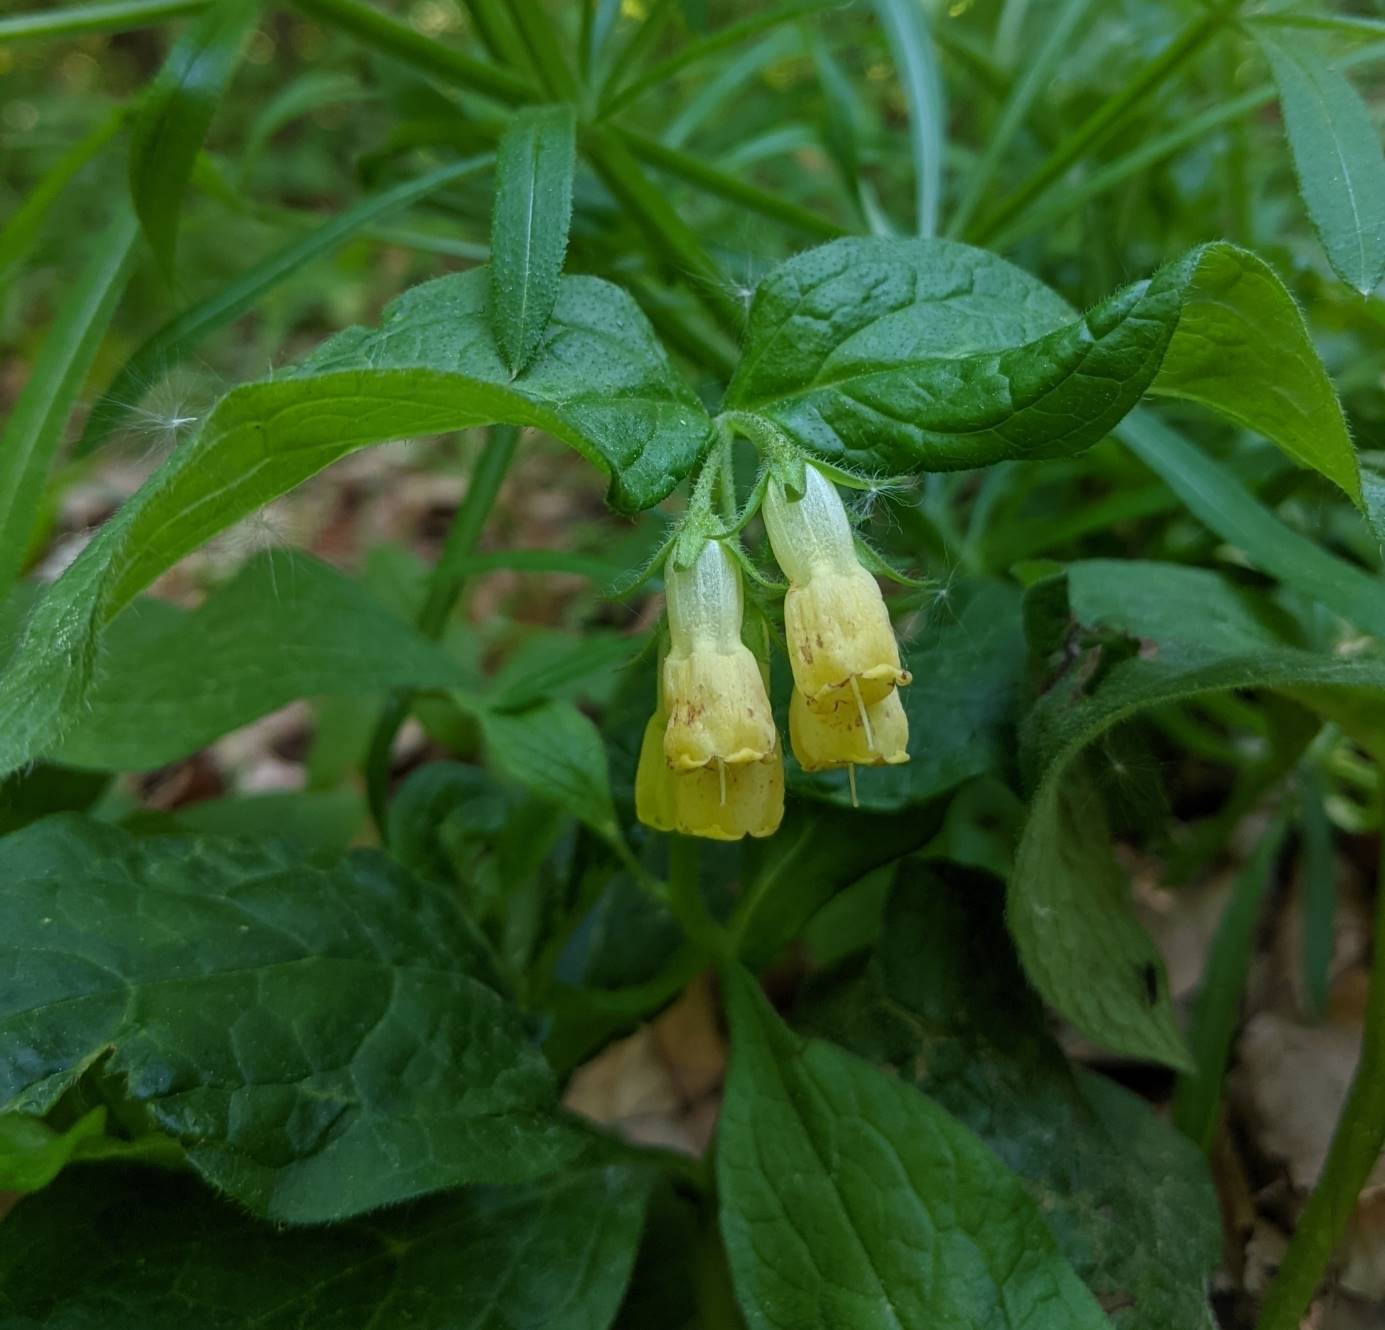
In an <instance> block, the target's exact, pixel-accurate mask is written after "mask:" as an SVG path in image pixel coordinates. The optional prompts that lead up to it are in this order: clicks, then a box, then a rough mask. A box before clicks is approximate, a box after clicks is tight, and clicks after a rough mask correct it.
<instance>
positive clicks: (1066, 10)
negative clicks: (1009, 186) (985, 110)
mask: <svg viewBox="0 0 1385 1330" xmlns="http://www.w3.org/2000/svg"><path fill="white" fill-rule="evenodd" d="M1091 6H1092V0H1063V3H1062V5H1061V6H1060V8H1059V10H1058V13H1057V15H1056V16H1055V17H1054V18H1053V19H1052V20H1051V21H1050V26H1049V29H1048V35H1047V37H1045V39H1044V41H1043V44H1042V45H1041V46H1040V47H1039V50H1038V52H1037V53H1036V54H1035V56H1034V58H1033V60H1031V61H1030V62H1029V64H1028V65H1027V66H1026V67H1025V69H1024V72H1023V74H1022V76H1021V77H1020V79H1019V80H1018V81H1017V82H1016V84H1015V86H1014V90H1013V91H1012V92H1011V93H1010V96H1009V98H1008V100H1007V101H1006V103H1005V107H1004V109H1003V110H1002V111H1001V113H1000V123H999V124H998V125H997V126H996V127H995V129H994V131H993V132H992V133H991V135H990V137H989V140H988V142H987V144H986V151H985V152H984V153H983V154H982V156H981V160H980V161H978V162H977V163H976V165H975V166H974V167H973V168H972V170H971V171H970V172H969V173H968V175H967V187H966V191H965V192H964V193H963V195H962V200H961V202H960V203H959V204H958V205H957V210H956V212H955V213H953V215H952V218H951V220H950V221H949V222H948V226H947V234H948V235H949V236H959V235H961V234H962V232H963V231H964V230H965V229H966V226H967V223H968V222H970V221H971V219H972V216H973V215H974V214H975V212H976V208H977V205H978V204H979V203H980V202H981V199H982V197H983V196H984V195H985V192H986V190H987V188H988V187H989V186H990V183H991V181H992V179H994V177H995V172H996V168H997V167H998V166H999V165H1000V163H1001V162H1002V161H1004V159H1005V153H1006V151H1007V149H1008V148H1009V147H1010V144H1011V143H1013V142H1014V139H1015V135H1016V134H1017V133H1019V131H1020V129H1021V128H1022V127H1023V125H1024V122H1025V117H1026V116H1027V115H1028V114H1029V109H1030V107H1032V106H1033V104H1034V102H1035V100H1036V99H1037V98H1038V96H1039V95H1040V94H1041V93H1042V92H1043V91H1044V89H1046V88H1047V87H1048V85H1049V83H1050V82H1051V80H1052V78H1053V74H1054V71H1055V70H1056V69H1057V68H1058V65H1059V63H1060V62H1061V61H1062V60H1063V59H1064V58H1065V57H1066V56H1067V55H1068V53H1069V51H1070V50H1071V47H1072V38H1073V33H1074V32H1075V31H1076V30H1077V26H1078V24H1079V23H1081V22H1082V20H1083V19H1084V18H1085V17H1086V15H1087V12H1088V10H1089V9H1090V8H1091Z"/></svg>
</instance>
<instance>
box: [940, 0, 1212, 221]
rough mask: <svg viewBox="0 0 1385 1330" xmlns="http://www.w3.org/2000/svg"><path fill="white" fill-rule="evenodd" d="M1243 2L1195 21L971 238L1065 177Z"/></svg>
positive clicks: (1014, 213)
mask: <svg viewBox="0 0 1385 1330" xmlns="http://www.w3.org/2000/svg"><path fill="white" fill-rule="evenodd" d="M1237 7H1238V0H1235V2H1233V3H1231V4H1222V5H1218V6H1217V8H1215V9H1211V10H1209V11H1208V12H1207V13H1205V14H1204V15H1203V16H1202V17H1201V18H1199V19H1196V20H1195V21H1194V22H1192V23H1190V24H1189V25H1188V26H1187V27H1186V28H1184V29H1183V31H1182V32H1181V33H1180V34H1179V36H1178V37H1177V38H1175V39H1174V41H1173V42H1172V43H1170V45H1169V46H1168V47H1167V48H1166V49H1165V50H1164V52H1163V54H1162V55H1160V56H1159V57H1158V58H1157V59H1155V60H1151V61H1150V62H1149V64H1147V65H1146V66H1145V67H1144V69H1142V70H1141V71H1140V72H1139V73H1138V74H1137V75H1136V76H1135V77H1134V78H1133V79H1131V81H1130V82H1129V83H1127V84H1126V85H1125V87H1124V88H1122V89H1121V90H1120V91H1119V92H1116V93H1112V94H1111V96H1110V97H1108V98H1107V99H1106V101H1104V102H1103V103H1102V104H1101V105H1100V106H1099V107H1097V109H1096V110H1095V111H1093V112H1092V114H1091V115H1090V116H1088V117H1087V119H1086V120H1085V121H1083V123H1082V124H1081V125H1079V126H1078V127H1077V129H1076V130H1074V131H1073V132H1072V133H1071V134H1069V135H1068V137H1067V138H1066V139H1064V140H1063V141H1062V142H1061V143H1060V144H1059V145H1058V146H1057V147H1056V148H1055V149H1054V150H1053V151H1052V152H1051V153H1050V154H1049V155H1048V157H1047V158H1046V159H1045V160H1044V161H1043V162H1042V163H1041V164H1040V165H1039V166H1038V168H1037V169H1036V170H1035V171H1034V172H1033V174H1031V175H1030V176H1029V178H1028V179H1027V180H1025V181H1024V182H1023V183H1022V184H1020V185H1019V186H1018V187H1017V188H1016V189H1015V190H1014V191H1013V192H1012V193H1011V194H1010V195H1009V197H1007V198H1006V199H1004V200H1003V201H1002V202H1001V203H1000V205H999V206H998V207H997V208H996V209H995V211H994V212H992V213H991V214H990V215H989V216H987V217H985V218H983V219H982V221H981V222H980V223H979V224H978V225H977V227H976V229H975V232H974V234H972V235H971V236H969V237H968V238H969V239H971V240H973V241H974V242H975V243H977V244H985V243H986V242H987V241H988V240H990V239H991V237H993V236H994V235H995V234H996V233H997V232H998V231H1000V230H1001V229H1003V228H1004V227H1005V225H1006V224H1007V223H1008V222H1009V221H1010V220H1011V219H1012V218H1014V217H1016V216H1018V215H1019V214H1020V213H1022V212H1023V211H1024V210H1025V209H1026V208H1027V207H1029V205H1030V204H1031V203H1032V202H1033V201H1034V200H1035V199H1036V198H1038V197H1039V196H1040V195H1041V194H1043V193H1044V192H1045V191H1046V190H1047V189H1048V188H1049V186H1051V185H1052V184H1054V183H1055V182H1056V181H1057V180H1058V179H1060V178H1061V177H1062V175H1063V173H1064V172H1065V171H1067V169H1068V168H1069V167H1070V166H1071V165H1072V164H1073V163H1074V162H1076V161H1078V160H1079V159H1080V158H1081V157H1082V156H1083V154H1084V153H1087V152H1090V151H1091V150H1092V149H1093V148H1096V147H1099V146H1100V145H1101V144H1102V143H1103V142H1105V140H1106V139H1107V138H1108V137H1109V136H1110V135H1111V134H1113V133H1114V132H1115V131H1116V130H1117V129H1118V128H1119V127H1120V126H1121V124H1122V123H1123V122H1124V121H1125V119H1126V117H1127V116H1129V115H1130V113H1131V112H1132V111H1134V110H1135V109H1136V108H1137V107H1138V106H1139V105H1140V103H1141V102H1143V101H1144V100H1145V98H1146V97H1148V96H1149V95H1150V94H1151V93H1153V92H1155V91H1156V90H1157V89H1158V88H1160V87H1161V86H1162V85H1163V84H1164V83H1165V82H1167V81H1168V79H1170V78H1171V77H1172V76H1173V75H1174V74H1175V73H1176V72H1177V71H1178V70H1179V69H1180V68H1181V67H1182V66H1183V65H1184V64H1185V63H1186V62H1187V61H1188V60H1190V59H1191V58H1192V57H1193V56H1194V55H1196V54H1197V52H1198V51H1200V50H1201V49H1202V48H1203V46H1204V45H1205V44H1206V43H1207V42H1208V41H1209V40H1210V39H1211V37H1212V36H1213V34H1214V33H1216V31H1217V30H1218V29H1219V28H1220V27H1221V26H1222V24H1223V23H1225V22H1226V21H1227V20H1228V19H1229V18H1230V17H1231V15H1232V13H1233V12H1234V11H1235V9H1236V8H1237Z"/></svg>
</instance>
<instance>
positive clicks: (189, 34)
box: [130, 0, 260, 270]
mask: <svg viewBox="0 0 1385 1330" xmlns="http://www.w3.org/2000/svg"><path fill="white" fill-rule="evenodd" d="M259 12H260V0H218V2H217V3H216V4H213V5H209V6H208V7H207V9H206V11H205V12H204V13H202V14H201V15H199V16H198V17H197V19H196V20H194V22H193V23H192V24H191V25H190V26H189V27H188V29H187V31H186V32H184V33H183V35H182V36H181V37H180V38H179V39H178V41H177V42H176V43H175V44H174V47H173V49H172V51H170V52H169V55H168V59H167V60H166V61H165V62H164V64H163V67H162V68H161V69H160V70H159V72H158V74H157V75H155V77H154V81H153V82H152V83H150V84H149V86H148V88H147V89H146V90H145V92H144V94H143V95H142V97H141V99H140V107H139V112H138V114H137V115H136V116H135V121H134V124H133V125H132V126H131V134H130V195H131V197H132V198H133V199H134V203H135V211H136V212H137V213H138V214H139V220H140V225H141V226H142V227H143V228H144V233H145V235H146V236H147V237H148V238H149V243H150V244H151V245H152V246H153V248H154V253H155V254H156V255H157V256H158V258H159V262H160V263H162V264H163V265H164V267H165V268H166V269H169V270H171V269H172V267H173V254H174V247H175V245H176V243H177V239H178V213H179V210H180V209H181V208H182V205H183V195H184V193H185V192H186V191H187V186H188V180H189V178H190V177H191V175H192V165H193V162H194V161H196V159H197V152H198V149H199V148H200V147H201V146H202V139H203V138H204V137H205V135H206V133H207V128H208V126H209V125H210V124H211V123H212V116H213V114H215V112H216V107H217V103H218V102H220V100H221V98H222V95H223V94H224V93H225V91H226V87H227V85H228V84H229V83H230V81H231V75H232V74H233V73H235V68H236V65H237V63H238V62H239V60H240V52H241V48H242V46H244V44H245V39H246V38H247V37H248V36H249V35H250V31H251V29H252V28H253V27H254V26H255V20H256V18H257V17H258V16H259Z"/></svg>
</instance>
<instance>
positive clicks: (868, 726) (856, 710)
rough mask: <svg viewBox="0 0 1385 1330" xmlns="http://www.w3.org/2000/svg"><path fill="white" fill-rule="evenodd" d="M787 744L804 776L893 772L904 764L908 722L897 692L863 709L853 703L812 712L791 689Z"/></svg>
mask: <svg viewBox="0 0 1385 1330" xmlns="http://www.w3.org/2000/svg"><path fill="white" fill-rule="evenodd" d="M789 741H790V743H792V744H793V753H794V756H795V757H796V758H797V759H798V765H799V766H801V767H802V768H803V770H804V771H827V770H829V769H830V768H832V767H846V766H860V767H879V766H894V765H896V764H897V763H900V762H907V761H908V760H909V719H908V717H907V716H906V715H905V714H904V704H903V703H902V702H901V701H900V700H899V693H898V692H897V691H891V692H890V693H889V694H888V695H887V696H885V697H883V698H882V699H881V700H880V701H879V702H873V703H871V704H870V705H868V706H864V707H858V706H857V705H856V701H855V699H854V698H853V699H851V700H849V701H844V702H838V703H837V704H836V706H834V707H831V708H828V709H826V710H814V709H813V708H812V707H810V706H809V705H808V703H807V702H806V701H805V700H804V697H803V694H802V693H800V692H799V691H798V689H797V688H795V689H794V691H793V698H792V700H791V701H790V703H789Z"/></svg>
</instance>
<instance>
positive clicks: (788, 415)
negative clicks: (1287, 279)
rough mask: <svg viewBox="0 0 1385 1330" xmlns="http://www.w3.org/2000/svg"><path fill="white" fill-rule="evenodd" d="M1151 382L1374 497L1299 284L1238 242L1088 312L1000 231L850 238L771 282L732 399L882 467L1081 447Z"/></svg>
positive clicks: (813, 444)
mask: <svg viewBox="0 0 1385 1330" xmlns="http://www.w3.org/2000/svg"><path fill="white" fill-rule="evenodd" d="M1147 391H1154V392H1158V393H1161V394H1164V395H1167V396H1172V397H1180V398H1185V399H1188V400H1191V401H1196V402H1199V403H1201V404H1202V405H1205V406H1207V407H1210V408H1211V409H1212V410H1215V411H1218V412H1220V413H1222V414H1223V415H1226V416H1228V417H1230V418H1231V419H1232V420H1235V421H1236V422H1237V423H1239V424H1243V425H1247V426H1249V427H1251V428H1253V429H1257V430H1259V431H1261V432H1262V433H1264V434H1265V436H1266V437H1267V438H1269V439H1271V440H1272V441H1273V442H1274V443H1276V444H1277V445H1278V446H1279V447H1281V448H1282V449H1283V450H1284V451H1285V452H1286V453H1288V455H1289V456H1290V457H1292V458H1293V459H1294V460H1295V461H1296V462H1298V463H1299V464H1300V465H1305V466H1311V467H1313V468H1314V469H1316V470H1318V471H1320V472H1321V473H1322V474H1323V475H1325V476H1327V477H1328V479H1330V480H1332V481H1333V483H1334V484H1336V485H1338V486H1340V487H1341V488H1342V490H1343V491H1344V492H1345V493H1346V494H1347V495H1348V496H1349V497H1350V498H1351V499H1352V501H1353V502H1354V503H1356V504H1358V505H1359V506H1364V498H1363V494H1362V489H1361V475H1360V466H1359V463H1358V461H1357V457H1356V453H1355V450H1354V448H1353V447H1352V444H1351V439H1350V436H1349V435H1348V434H1347V431H1346V425H1345V423H1344V421H1343V418H1342V413H1341V408H1340V406H1339V405H1338V403H1337V399H1336V394H1335V393H1334V391H1333V388H1332V384H1331V382H1330V381H1329V380H1328V378H1327V375H1326V371H1325V370H1324V369H1323V367H1322V364H1321V362H1320V361H1319V360H1318V358H1317V354H1316V352H1315V351H1314V349H1313V345H1312V342H1311V341H1310V339H1309V337H1308V334H1307V330H1306V328H1305V327H1304V324H1303V320H1302V317H1301V316H1300V315H1299V314H1298V311H1297V309H1296V307H1295V306H1294V303H1293V300H1292V298H1291V297H1290V295H1289V294H1288V292H1287V291H1286V290H1285V289H1284V287H1283V285H1282V284H1281V283H1280V282H1279V280H1278V278H1276V277H1275V276H1274V273H1273V272H1272V271H1271V270H1270V269H1269V268H1268V267H1267V266H1266V265H1265V264H1264V263H1263V262H1262V261H1261V260H1260V259H1258V258H1256V257H1255V256H1254V255H1253V254H1250V253H1249V252H1247V251H1245V250H1241V249H1237V248H1236V247H1235V246H1234V245H1228V244H1224V243H1218V244H1212V245H1203V246H1201V247H1200V248H1198V249H1195V250H1192V251H1190V252H1189V253H1188V254H1186V255H1185V256H1184V257H1183V258H1181V259H1179V260H1177V261H1176V262H1174V263H1172V264H1170V265H1169V266H1168V267H1166V268H1164V269H1162V270H1161V271H1160V272H1158V273H1157V274H1155V276H1154V277H1152V278H1150V279H1149V280H1148V281H1142V282H1136V283H1135V284H1134V285H1132V286H1128V287H1126V288H1125V289H1124V290H1122V291H1119V292H1117V293H1116V294H1115V295H1113V296H1111V297H1109V298H1108V299H1107V300H1104V301H1102V302H1101V303H1100V304H1099V305H1097V306H1096V307H1095V308H1094V309H1092V310H1090V311H1088V312H1087V313H1086V314H1084V315H1082V316H1080V317H1075V316H1074V314H1073V312H1072V310H1071V309H1070V308H1069V307H1068V306H1067V304H1066V303H1065V302H1064V301H1063V300H1061V299H1060V298H1059V297H1058V296H1057V295H1056V294H1055V293H1054V292H1053V291H1051V290H1049V288H1048V287H1046V286H1044V285H1043V284H1042V283H1041V282H1039V281H1038V280H1037V279H1036V278H1034V277H1031V276H1030V275H1029V274H1028V273H1025V272H1023V271H1021V270H1020V269H1019V268H1016V267H1014V266H1013V265H1011V264H1009V263H1007V262H1005V260H1003V259H1001V258H998V257H997V256H996V255H994V254H990V253H987V252H986V251H984V250H979V249H972V248H971V247H969V246H966V245H958V244H955V243H953V242H951V241H945V240H923V241H903V240H885V239H849V240H838V241H834V242H832V243H831V244H828V245H824V246H822V247H821V248H819V249H814V250H809V251H808V252H807V253H805V254H800V255H799V256H798V257H796V258H793V259H790V260H789V261H788V262H787V263H784V264H781V265H780V266H779V267H778V268H776V269H775V270H774V271H773V272H772V273H771V274H770V275H769V276H768V277H767V278H765V280H764V281H763V282H761V283H760V286H759V288H758V290H757V291H756V295H755V301H754V303H753V305H752V306H751V311H750V327H749V331H748V334H747V339H746V347H745V352H744V355H743V357H742V359H741V363H740V366H739V367H738V369H737V371H736V375H735V378H734V379H733V380H732V383H731V387H730V389H729V390H728V393H727V402H728V405H729V406H731V407H732V408H735V409H737V410H741V411H745V412H747V413H750V414H752V415H755V416H759V417H760V418H761V419H762V421H764V422H768V426H769V428H771V429H773V430H778V431H781V432H782V433H783V434H785V435H787V436H788V438H789V439H790V440H791V441H792V442H793V443H795V444H797V445H798V446H800V447H802V448H804V449H806V450H807V451H808V452H810V453H812V454H814V455H816V456H818V457H821V458H823V459H824V460H825V461H828V462H831V463H835V464H837V465H839V466H845V467H848V468H851V469H854V470H857V471H860V472H865V473H874V474H881V473H899V472H905V471H919V470H928V471H947V470H956V469H963V468H970V467H977V466H985V465H988V464H990V463H993V462H999V461H1003V460H1006V459H1011V458H1017V459H1024V460H1034V459H1039V458H1047V457H1063V456H1068V455H1071V454H1073V453H1077V452H1081V451H1082V450H1083V449H1085V448H1089V447H1090V446H1091V445H1092V444H1094V443H1096V442H1098V441H1099V440H1100V439H1102V438H1103V437H1104V436H1105V435H1106V434H1107V433H1108V432H1109V431H1110V430H1111V429H1112V428H1114V427H1115V426H1116V425H1117V424H1118V423H1119V422H1120V421H1121V420H1122V419H1123V418H1124V417H1125V416H1126V415H1127V414H1128V413H1129V412H1130V411H1131V409H1132V408H1133V407H1134V406H1135V405H1136V403H1137V402H1138V401H1139V399H1140V397H1141V396H1142V395H1143V394H1144V393H1145V392H1147ZM753 423H754V422H751V424H752V425H753Z"/></svg>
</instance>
